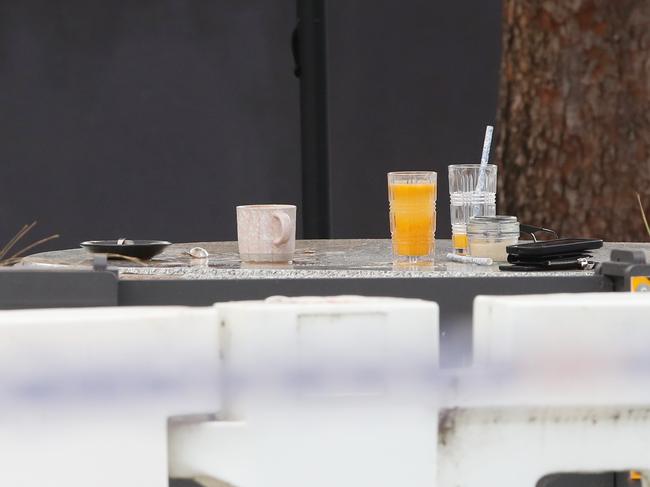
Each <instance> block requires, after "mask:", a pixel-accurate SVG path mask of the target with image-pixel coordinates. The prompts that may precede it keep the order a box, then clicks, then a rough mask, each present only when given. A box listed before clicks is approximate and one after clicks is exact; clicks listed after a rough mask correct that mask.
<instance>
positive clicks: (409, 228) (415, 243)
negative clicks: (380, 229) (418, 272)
mask: <svg viewBox="0 0 650 487" xmlns="http://www.w3.org/2000/svg"><path fill="white" fill-rule="evenodd" d="M437 183H438V179H437V174H436V173H435V172H432V171H406V172H390V173H388V202H389V206H390V233H391V238H392V243H393V257H394V260H395V261H396V262H407V263H409V264H416V263H419V262H431V261H433V258H434V253H435V244H436V240H435V234H436V196H437V190H438V185H437Z"/></svg>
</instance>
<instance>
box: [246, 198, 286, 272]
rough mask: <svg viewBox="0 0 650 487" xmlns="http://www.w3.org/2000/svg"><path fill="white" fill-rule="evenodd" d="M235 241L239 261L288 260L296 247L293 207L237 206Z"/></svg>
mask: <svg viewBox="0 0 650 487" xmlns="http://www.w3.org/2000/svg"><path fill="white" fill-rule="evenodd" d="M237 241H238V243H239V256H240V258H241V260H242V261H243V262H291V260H292V259H293V253H294V251H295V249H296V207H295V206H293V205H245V206H238V207H237Z"/></svg>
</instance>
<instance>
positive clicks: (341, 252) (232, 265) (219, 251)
mask: <svg viewBox="0 0 650 487" xmlns="http://www.w3.org/2000/svg"><path fill="white" fill-rule="evenodd" d="M196 246H199V247H203V248H205V249H206V250H207V251H208V252H209V253H210V257H209V258H208V259H192V258H191V257H190V256H189V255H186V254H185V252H187V251H188V250H189V249H191V248H192V247H196ZM296 247H297V250H296V255H295V259H294V262H293V264H280V265H278V264H244V263H242V262H240V260H239V255H238V253H237V243H236V242H198V243H187V244H174V245H172V246H171V247H169V248H168V249H167V250H166V251H165V252H164V253H162V254H161V255H159V256H158V257H156V258H154V259H153V260H152V261H149V262H148V263H146V264H137V263H133V262H129V261H120V260H111V261H110V266H111V268H116V269H118V271H119V275H120V279H125V280H126V279H128V280H137V279H197V280H198V279H323V278H337V279H346V278H391V277H400V278H404V277H410V278H422V277H428V278H432V277H433V278H449V277H452V278H464V277H502V278H520V277H531V276H536V277H542V276H585V275H592V274H593V271H558V272H543V273H540V272H534V273H531V272H502V271H499V268H498V265H493V266H490V267H485V266H477V265H472V264H458V263H454V262H449V261H447V259H446V258H445V255H446V254H447V253H448V252H449V251H450V249H451V242H450V241H449V240H438V242H437V249H436V262H435V264H434V265H432V266H427V267H417V268H412V267H398V266H394V265H393V263H392V258H391V249H390V240H302V241H299V242H297V245H296ZM612 248H636V249H644V250H645V251H646V253H647V254H648V256H649V258H650V244H644V243H623V244H612V243H607V244H605V247H604V248H603V249H601V250H599V251H597V252H596V253H595V259H596V260H598V261H602V260H607V259H608V257H609V253H610V250H611V249H612ZM22 265H23V266H29V267H38V268H43V267H47V268H88V267H89V266H91V265H92V256H91V254H89V253H88V252H87V251H86V250H84V249H70V250H61V251H55V252H44V253H41V254H34V255H31V256H29V257H26V258H25V259H24V260H23V262H22Z"/></svg>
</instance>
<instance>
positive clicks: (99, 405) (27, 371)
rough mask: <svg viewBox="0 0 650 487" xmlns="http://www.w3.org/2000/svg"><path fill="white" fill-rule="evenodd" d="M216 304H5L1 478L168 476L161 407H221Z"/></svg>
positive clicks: (74, 486) (123, 481) (62, 480)
mask: <svg viewBox="0 0 650 487" xmlns="http://www.w3.org/2000/svg"><path fill="white" fill-rule="evenodd" d="M215 313H216V312H215V310H213V309H209V308H204V309H199V308H194V309H192V308H170V307H167V308H119V309H118V308H93V309H71V310H68V309H59V310H37V311H3V312H0V485H2V486H12V487H41V486H66V487H82V486H83V487H86V486H89V485H92V486H93V487H115V486H118V485H119V486H120V487H130V486H133V487H142V486H151V487H156V486H160V487H162V486H166V485H168V459H167V419H168V418H169V417H170V416H173V415H178V414H190V413H203V412H206V411H215V410H216V409H218V407H219V404H218V395H217V387H216V385H217V383H218V367H219V364H218V343H217V338H218V337H217V327H216V326H215V322H216V316H215Z"/></svg>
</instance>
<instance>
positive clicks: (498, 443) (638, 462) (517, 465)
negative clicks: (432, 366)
mask: <svg viewBox="0 0 650 487" xmlns="http://www.w3.org/2000/svg"><path fill="white" fill-rule="evenodd" d="M649 347H650V298H649V297H648V296H645V295H632V294H624V293H620V294H619V293H616V294H614V293H608V294H570V295H544V296H518V297H485V296H484V297H478V298H477V299H476V301H475V304H474V360H475V363H474V374H475V376H474V377H472V378H471V379H468V380H466V381H465V384H464V386H463V387H461V388H460V392H459V394H458V395H457V396H456V397H453V398H451V399H450V405H453V404H454V403H455V405H456V409H449V410H447V411H446V412H444V413H442V421H441V424H442V426H441V434H440V438H439V445H440V447H439V452H438V469H439V477H438V485H439V486H451V485H453V486H458V487H478V486H485V485H497V484H498V485H503V486H510V485H512V486H513V487H514V486H517V487H534V486H535V485H536V482H537V481H538V480H539V479H540V478H541V477H543V476H545V475H547V474H552V473H563V472H564V473H568V472H577V473H580V472H585V473H586V472H606V471H624V470H629V469H635V470H641V471H648V470H650V367H649V365H650V360H649V358H650V354H648V349H649ZM481 378H482V379H481ZM482 382H483V383H482ZM646 478H647V475H646Z"/></svg>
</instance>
